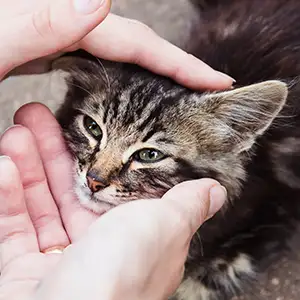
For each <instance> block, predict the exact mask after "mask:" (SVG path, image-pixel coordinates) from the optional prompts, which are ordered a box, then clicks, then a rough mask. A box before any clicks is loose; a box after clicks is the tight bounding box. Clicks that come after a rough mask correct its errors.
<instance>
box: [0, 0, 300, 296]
mask: <svg viewBox="0 0 300 300" xmlns="http://www.w3.org/2000/svg"><path fill="white" fill-rule="evenodd" d="M113 2H114V4H113V11H114V12H116V13H117V14H119V15H123V16H127V17H130V18H135V19H139V20H141V21H143V22H145V23H147V24H148V25H149V26H151V27H152V28H153V29H154V30H155V31H157V32H158V33H159V34H160V35H162V36H164V37H165V38H166V39H168V40H170V41H171V42H173V43H175V44H177V45H178V46H180V47H183V48H186V41H188V39H189V38H190V36H189V28H190V26H191V24H193V23H194V22H195V20H196V19H197V15H195V14H196V12H195V11H194V10H193V8H192V7H191V6H190V5H189V3H188V1H187V0H163V1H162V0H150V1H142V0H115V1H113ZM64 92H65V85H64V84H63V82H62V80H61V79H60V77H59V76H58V75H57V74H44V75H34V76H32V75H30V76H19V77H10V78H8V79H6V80H5V81H4V82H2V83H1V84H0V133H1V132H2V131H3V130H4V129H5V128H6V127H7V126H8V125H10V124H11V120H12V116H13V112H14V111H16V110H17V109H18V108H19V107H20V106H21V105H22V104H24V103H27V102H31V101H39V102H43V103H45V104H46V105H47V106H49V107H50V108H51V109H52V110H55V109H56V107H57V106H58V104H59V103H60V102H61V101H62V98H63V95H64ZM291 249H292V252H291V253H287V254H286V255H285V256H284V257H282V259H281V260H279V261H278V262H276V263H275V264H274V265H273V266H271V268H269V270H268V272H266V273H265V274H264V275H262V277H261V278H260V279H259V284H258V286H257V287H255V288H254V289H253V291H252V292H251V295H248V296H245V297H242V298H239V299H243V300H254V299H255V300H256V299H265V300H298V299H299V298H300V255H299V254H300V251H299V249H300V234H299V235H298V236H296V237H295V239H294V240H293V241H291Z"/></svg>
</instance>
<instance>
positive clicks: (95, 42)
mask: <svg viewBox="0 0 300 300" xmlns="http://www.w3.org/2000/svg"><path fill="white" fill-rule="evenodd" d="M103 41H105V42H103ZM120 45H122V46H121V47H120ZM80 46H81V47H82V48H83V49H85V50H87V51H89V52H91V53H92V54H94V55H95V56H99V57H101V58H104V59H108V60H114V61H123V62H131V63H136V64H139V65H141V66H142V67H145V68H147V69H149V70H151V71H153V72H155V73H158V74H161V75H164V76H168V77H171V78H173V79H174V80H175V81H177V82H178V83H180V84H183V85H185V86H187V87H190V88H195V89H203V88H207V89H225V88H228V87H230V86H231V85H232V83H233V79H232V78H230V77H229V76H227V75H225V74H222V73H219V72H216V71H215V70H213V69H212V68H211V67H209V66H208V65H206V64H205V63H204V62H202V61H200V60H198V59H196V58H195V57H194V56H192V55H189V54H187V53H186V52H184V51H183V50H181V49H179V48H178V47H176V46H174V45H172V44H170V43H169V42H167V41H166V40H164V39H162V38H161V37H159V36H158V35H156V34H155V33H154V32H153V31H152V30H151V29H150V28H148V27H147V26H145V25H144V24H142V23H140V22H137V21H134V20H128V19H124V18H121V17H118V16H115V15H113V14H109V15H108V17H107V18H106V19H105V21H104V22H103V23H102V24H101V25H100V26H98V27H97V28H96V29H95V30H93V31H92V32H91V33H89V34H88V35H87V36H86V37H85V38H84V39H83V40H82V42H81V43H80Z"/></svg>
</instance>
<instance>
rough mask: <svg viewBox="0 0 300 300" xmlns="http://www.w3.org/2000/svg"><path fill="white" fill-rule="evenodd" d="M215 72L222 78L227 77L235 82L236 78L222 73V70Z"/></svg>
mask: <svg viewBox="0 0 300 300" xmlns="http://www.w3.org/2000/svg"><path fill="white" fill-rule="evenodd" d="M216 72H217V73H218V74H219V75H221V76H222V77H223V78H226V79H229V80H231V81H232V82H233V83H236V80H235V79H234V78H232V77H230V76H229V75H227V74H224V73H222V72H220V71H216Z"/></svg>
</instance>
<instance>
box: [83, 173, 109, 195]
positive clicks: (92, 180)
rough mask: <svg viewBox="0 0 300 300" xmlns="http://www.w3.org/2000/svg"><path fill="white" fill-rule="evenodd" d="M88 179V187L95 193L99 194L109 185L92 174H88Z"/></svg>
mask: <svg viewBox="0 0 300 300" xmlns="http://www.w3.org/2000/svg"><path fill="white" fill-rule="evenodd" d="M86 179H87V184H88V187H89V188H90V190H91V191H92V192H93V193H96V192H99V191H100V190H101V189H103V188H105V187H107V184H106V183H105V181H104V179H102V178H100V177H99V176H96V175H94V174H92V173H90V172H88V173H87V175H86Z"/></svg>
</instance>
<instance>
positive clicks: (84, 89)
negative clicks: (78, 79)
mask: <svg viewBox="0 0 300 300" xmlns="http://www.w3.org/2000/svg"><path fill="white" fill-rule="evenodd" d="M69 84H70V85H72V86H74V87H78V88H79V89H81V90H83V91H85V92H86V93H88V94H89V95H90V96H92V97H93V94H92V93H91V92H90V91H89V90H87V89H86V88H84V87H82V86H80V85H78V84H75V83H73V82H70V83H69Z"/></svg>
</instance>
